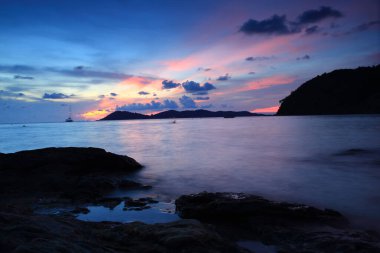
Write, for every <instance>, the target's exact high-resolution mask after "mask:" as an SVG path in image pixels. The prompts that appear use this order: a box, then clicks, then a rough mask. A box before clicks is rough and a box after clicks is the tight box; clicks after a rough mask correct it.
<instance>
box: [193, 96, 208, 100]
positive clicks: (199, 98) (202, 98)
mask: <svg viewBox="0 0 380 253" xmlns="http://www.w3.org/2000/svg"><path fill="white" fill-rule="evenodd" d="M209 99H210V97H196V98H195V100H209Z"/></svg>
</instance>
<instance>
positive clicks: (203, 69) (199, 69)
mask: <svg viewBox="0 0 380 253" xmlns="http://www.w3.org/2000/svg"><path fill="white" fill-rule="evenodd" d="M211 70H212V69H211V68H198V71H205V72H208V71H211Z"/></svg>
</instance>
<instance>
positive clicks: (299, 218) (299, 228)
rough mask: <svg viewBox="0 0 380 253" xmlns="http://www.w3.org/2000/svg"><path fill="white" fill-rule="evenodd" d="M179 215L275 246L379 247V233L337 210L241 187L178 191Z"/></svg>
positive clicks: (314, 249) (294, 249) (308, 249)
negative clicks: (356, 224) (256, 193)
mask: <svg viewBox="0 0 380 253" xmlns="http://www.w3.org/2000/svg"><path fill="white" fill-rule="evenodd" d="M176 209H177V212H178V213H179V215H180V216H181V217H182V218H186V219H198V220H200V221H202V222H203V223H207V224H213V225H214V226H215V228H216V231H218V232H219V233H220V234H221V235H222V236H223V237H226V238H230V239H232V240H236V241H238V240H242V239H245V240H252V241H260V242H263V243H264V244H266V245H274V246H275V247H276V248H277V250H278V252H352V253H354V252H380V239H379V235H378V234H376V233H375V232H367V231H361V230H355V229H353V228H351V227H350V225H349V223H348V221H347V219H346V218H345V217H344V216H342V215H341V214H340V213H338V212H336V211H333V210H329V209H325V210H320V209H317V208H314V207H310V206H305V205H301V204H294V203H286V202H274V201H270V200H266V199H264V198H262V197H258V196H254V195H249V194H244V193H208V192H202V193H199V194H194V195H184V196H181V197H180V198H178V199H177V200H176Z"/></svg>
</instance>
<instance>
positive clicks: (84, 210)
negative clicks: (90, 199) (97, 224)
mask: <svg viewBox="0 0 380 253" xmlns="http://www.w3.org/2000/svg"><path fill="white" fill-rule="evenodd" d="M71 212H72V213H74V214H79V213H83V214H87V213H89V212H90V210H89V209H88V208H87V207H76V208H75V209H74V210H73V211H71Z"/></svg>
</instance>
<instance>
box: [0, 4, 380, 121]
mask: <svg viewBox="0 0 380 253" xmlns="http://www.w3.org/2000/svg"><path fill="white" fill-rule="evenodd" d="M379 63H380V1H378V0H374V1H370V0H361V1H357V0H354V1H349V0H342V1H320V0H319V1H280V0H278V1H271V0H267V1H255V0H245V1H240V0H233V1H231V0H191V1H185V0H166V1H159V0H150V1H148V0H107V1H94V0H92V1H81V0H76V1H71V0H65V1H54V0H45V1H43V0H24V1H21V0H0V123H12V122H61V121H64V120H65V118H67V116H68V111H69V105H71V108H72V112H73V118H74V120H95V119H98V118H101V117H104V116H105V115H107V114H109V113H110V112H112V111H114V110H115V109H118V110H127V111H133V112H140V113H155V112H159V111H163V110H169V109H176V110H186V109H202V108H204V109H208V110H233V111H237V110H247V111H252V112H275V111H276V110H277V108H278V105H279V102H278V101H279V100H281V99H282V98H284V97H286V96H287V95H288V94H289V93H290V92H291V91H292V90H294V89H296V88H297V87H298V86H299V85H301V84H302V83H303V82H305V81H306V80H308V79H311V78H313V77H314V76H316V75H318V74H322V73H324V72H330V71H332V70H334V69H339V68H356V67H359V66H371V65H377V64H379Z"/></svg>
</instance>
